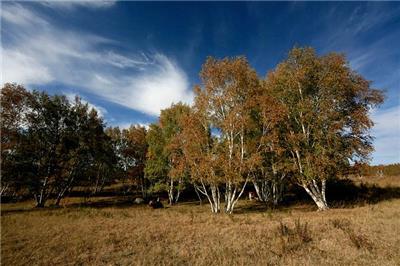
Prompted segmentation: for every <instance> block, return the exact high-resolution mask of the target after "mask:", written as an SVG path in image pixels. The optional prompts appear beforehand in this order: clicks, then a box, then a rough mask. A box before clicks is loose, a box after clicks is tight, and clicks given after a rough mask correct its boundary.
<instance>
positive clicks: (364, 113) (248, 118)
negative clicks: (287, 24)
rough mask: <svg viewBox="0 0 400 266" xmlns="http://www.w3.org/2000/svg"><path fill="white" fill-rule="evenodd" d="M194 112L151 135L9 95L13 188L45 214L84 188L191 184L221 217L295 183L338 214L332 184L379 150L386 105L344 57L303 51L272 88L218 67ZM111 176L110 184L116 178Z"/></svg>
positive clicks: (8, 177)
mask: <svg viewBox="0 0 400 266" xmlns="http://www.w3.org/2000/svg"><path fill="white" fill-rule="evenodd" d="M200 76H201V81H202V84H201V85H200V86H196V87H195V89H194V90H195V99H194V103H193V105H192V106H188V105H185V104H182V103H178V104H173V105H172V106H171V107H170V108H167V109H165V110H162V111H161V114H160V117H159V121H158V122H157V123H154V124H151V125H150V126H149V128H148V129H147V130H146V129H145V128H143V127H140V126H132V127H130V128H129V129H123V130H120V129H119V128H107V129H105V128H104V124H103V121H102V120H101V119H100V118H99V117H98V114H97V113H96V111H95V110H93V109H92V110H89V108H88V106H87V105H85V104H82V102H81V101H80V100H79V98H76V100H75V102H73V103H69V102H68V101H67V100H66V99H65V97H63V96H48V95H47V94H45V93H38V92H35V91H34V92H27V91H26V90H24V89H23V88H22V87H20V86H16V85H12V84H6V85H5V87H4V88H3V89H2V103H3V105H2V117H3V119H2V124H1V127H2V145H3V147H2V170H3V178H2V189H4V188H5V187H6V186H14V188H15V187H18V186H21V184H24V186H25V187H27V188H28V189H29V191H30V192H31V193H32V194H33V195H34V197H35V199H36V200H37V203H38V206H43V204H44V201H45V200H46V199H47V198H48V197H49V196H50V195H53V196H54V195H55V198H56V204H58V203H59V199H61V198H62V197H63V196H64V195H66V193H67V192H68V191H70V190H71V189H72V188H73V187H74V186H77V185H85V184H86V186H88V187H90V189H91V190H92V191H93V192H94V193H95V192H96V191H98V190H99V189H101V187H102V186H104V184H105V183H107V181H109V180H115V179H116V177H118V178H124V180H129V182H131V185H132V187H136V188H139V189H140V191H141V193H142V194H143V197H147V196H148V194H149V193H150V194H151V193H154V192H160V191H165V192H167V193H168V199H169V203H170V204H173V203H175V202H177V201H178V200H179V197H180V194H181V192H182V191H183V190H184V189H185V188H187V187H188V186H189V185H190V186H191V187H193V188H194V191H195V192H196V193H197V195H198V197H199V198H200V199H201V198H202V197H203V198H206V199H207V200H208V202H209V204H210V208H211V211H212V212H215V213H217V212H220V211H221V203H222V202H223V203H224V206H223V209H224V211H225V212H227V213H232V212H233V210H234V207H235V205H236V203H237V201H238V200H239V198H240V197H241V196H242V194H243V192H244V191H245V188H246V186H247V187H248V186H249V185H250V184H252V185H253V186H254V190H255V192H256V193H257V195H258V198H259V199H260V200H262V201H263V202H265V203H268V204H274V205H276V204H279V203H280V202H281V201H282V199H283V192H284V189H285V187H286V186H287V184H289V183H292V184H293V183H294V184H297V185H299V186H301V187H302V188H304V190H305V191H306V192H307V193H308V194H309V195H310V197H311V198H312V199H313V201H314V202H315V204H316V205H317V206H318V209H319V210H325V209H327V208H328V204H327V200H326V181H327V180H328V179H329V178H336V177H339V176H340V175H344V174H345V173H347V172H348V171H349V168H350V166H351V164H352V163H353V162H365V161H367V159H368V154H369V153H370V152H371V151H372V137H371V136H370V135H369V129H370V128H371V127H372V126H373V123H372V121H371V119H370V117H369V115H368V114H369V110H370V109H371V108H373V107H375V106H377V105H379V104H380V103H382V101H383V95H382V92H381V91H379V90H376V89H372V88H371V84H370V82H369V81H367V80H365V79H364V78H363V77H362V76H360V75H359V74H358V73H356V72H355V71H353V70H351V69H350V67H349V65H348V63H347V62H346V59H345V57H344V56H343V55H341V54H336V53H330V54H327V55H324V56H318V55H317V54H316V53H315V51H314V50H313V49H312V48H294V49H293V50H292V51H291V52H290V53H289V55H288V58H287V59H286V60H284V61H283V62H281V63H280V64H279V65H278V66H277V67H276V68H275V69H274V70H273V71H271V72H270V73H269V74H268V75H267V76H266V78H265V79H261V78H259V76H258V75H257V73H256V71H255V70H254V69H252V68H251V66H250V65H249V63H248V62H247V60H246V59H245V58H244V57H235V58H225V59H222V60H217V59H214V58H211V57H210V58H208V59H207V61H206V62H205V64H204V65H203V68H202V70H201V73H200ZM110 177H111V179H110Z"/></svg>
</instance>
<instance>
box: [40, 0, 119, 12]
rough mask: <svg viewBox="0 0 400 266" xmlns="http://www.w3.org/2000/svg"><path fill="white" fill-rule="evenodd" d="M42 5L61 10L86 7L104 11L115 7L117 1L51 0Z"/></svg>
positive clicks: (42, 2)
mask: <svg viewBox="0 0 400 266" xmlns="http://www.w3.org/2000/svg"><path fill="white" fill-rule="evenodd" d="M39 3H40V4H42V5H44V6H47V7H50V8H59V9H60V8H61V9H64V10H65V9H67V10H68V9H69V10H72V9H75V8H78V7H86V8H96V9H99V8H100V9H104V8H109V7H112V6H114V5H115V3H116V1H108V0H84V1H80V0H69V1H64V0H51V1H41V2H39Z"/></svg>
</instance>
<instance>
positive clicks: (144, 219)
mask: <svg viewBox="0 0 400 266" xmlns="http://www.w3.org/2000/svg"><path fill="white" fill-rule="evenodd" d="M393 180H398V179H397V178H396V179H393ZM393 180H392V181H393ZM379 182H380V181H379V180H378V181H376V182H374V183H378V184H379ZM396 182H397V181H393V182H392V184H397V185H398V183H396ZM389 183H390V182H389V181H387V180H386V179H385V181H384V184H389ZM131 202H132V199H131V198H128V197H124V198H123V197H119V198H97V199H92V204H82V199H80V198H69V199H66V200H65V201H64V203H63V205H64V207H61V208H45V209H34V208H32V206H33V202H29V201H28V202H22V203H10V204H2V215H1V263H2V265H27V264H31V265H56V264H58V265H85V264H90V265H132V264H133V265H137V264H139V265H275V264H279V265H400V199H399V198H392V199H386V200H383V201H380V202H378V203H376V204H360V205H355V206H351V208H350V207H344V208H333V209H331V210H329V211H326V212H316V211H315V207H314V205H313V204H312V202H310V204H308V203H298V204H295V205H290V206H285V207H281V208H278V209H276V210H270V209H266V208H265V207H264V206H262V205H260V204H258V203H255V202H249V201H246V200H242V201H241V202H240V203H239V206H238V208H237V209H235V213H234V214H233V215H225V214H217V215H215V214H211V213H210V210H209V206H208V204H203V205H201V206H200V205H198V203H197V202H193V203H192V202H189V203H181V204H178V205H176V206H173V207H167V208H165V209H157V210H153V209H150V208H149V207H147V206H146V205H140V206H137V205H134V204H133V203H131Z"/></svg>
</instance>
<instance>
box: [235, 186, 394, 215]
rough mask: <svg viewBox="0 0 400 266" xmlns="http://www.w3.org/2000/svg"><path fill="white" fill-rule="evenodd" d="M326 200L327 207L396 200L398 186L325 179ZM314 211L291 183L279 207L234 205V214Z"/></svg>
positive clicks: (303, 192)
mask: <svg viewBox="0 0 400 266" xmlns="http://www.w3.org/2000/svg"><path fill="white" fill-rule="evenodd" d="M326 194H327V201H328V205H329V206H330V207H331V208H354V207H360V206H364V205H366V204H376V203H379V202H382V201H386V200H391V199H400V187H394V186H387V187H380V186H377V185H374V184H368V183H361V184H356V183H355V182H354V181H353V180H351V179H336V180H329V181H328V183H327V191H326ZM293 210H298V211H304V212H309V211H315V210H317V207H316V206H315V204H314V202H313V201H312V199H311V198H310V196H309V195H308V194H307V193H306V192H305V191H304V189H303V188H301V187H299V186H296V185H292V186H290V187H289V188H288V190H287V191H286V194H285V197H284V201H283V202H282V203H281V204H280V205H279V206H271V205H266V204H264V203H262V202H246V203H245V204H242V205H240V206H237V207H236V208H235V211H234V213H257V212H259V213H261V212H265V211H277V212H290V211H293Z"/></svg>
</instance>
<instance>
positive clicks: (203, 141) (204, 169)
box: [179, 106, 223, 213]
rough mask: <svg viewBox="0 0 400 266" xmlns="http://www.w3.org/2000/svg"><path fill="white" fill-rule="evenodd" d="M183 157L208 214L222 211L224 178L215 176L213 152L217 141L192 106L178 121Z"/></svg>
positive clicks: (217, 167) (203, 116)
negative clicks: (205, 204)
mask: <svg viewBox="0 0 400 266" xmlns="http://www.w3.org/2000/svg"><path fill="white" fill-rule="evenodd" d="M181 124H182V131H181V133H180V134H179V138H180V139H181V141H182V146H181V147H182V155H183V157H182V158H183V160H185V162H184V163H185V165H186V167H187V169H188V172H189V176H190V180H191V182H192V184H193V186H194V187H195V189H196V191H197V192H198V193H199V194H201V195H203V196H205V197H206V198H207V200H208V202H209V204H210V208H211V212H213V213H219V212H220V211H221V191H220V185H221V184H223V178H222V177H221V175H219V174H218V172H219V165H218V161H217V160H216V159H217V156H218V155H217V150H216V145H215V144H216V143H217V139H216V137H212V136H211V129H210V123H209V121H208V120H207V118H206V115H205V114H204V112H200V110H199V109H198V108H197V107H196V106H194V107H193V109H192V110H191V112H190V113H189V114H187V115H185V116H183V117H182V119H181Z"/></svg>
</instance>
